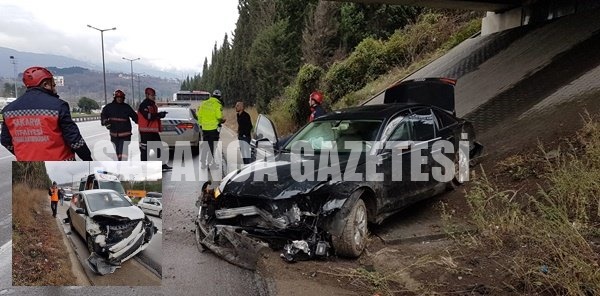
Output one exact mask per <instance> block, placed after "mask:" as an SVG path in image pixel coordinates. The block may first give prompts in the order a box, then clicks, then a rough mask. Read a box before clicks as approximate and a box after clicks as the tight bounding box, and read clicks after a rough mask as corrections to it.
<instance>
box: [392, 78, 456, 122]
mask: <svg viewBox="0 0 600 296" xmlns="http://www.w3.org/2000/svg"><path fill="white" fill-rule="evenodd" d="M455 85H456V80H454V79H449V78H422V79H414V80H408V81H402V82H399V83H397V84H395V85H393V86H391V87H390V88H388V89H387V90H385V94H384V98H383V103H384V104H392V103H418V104H426V105H432V106H436V107H438V108H442V109H444V110H446V111H447V112H449V113H451V114H453V115H456V110H455V107H454V86H455Z"/></svg>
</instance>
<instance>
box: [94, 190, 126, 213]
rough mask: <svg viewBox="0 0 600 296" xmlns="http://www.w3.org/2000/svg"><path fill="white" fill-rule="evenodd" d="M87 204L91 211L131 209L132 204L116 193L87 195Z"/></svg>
mask: <svg viewBox="0 0 600 296" xmlns="http://www.w3.org/2000/svg"><path fill="white" fill-rule="evenodd" d="M86 202H87V205H88V206H89V207H90V211H92V212H96V211H100V210H105V209H114V208H122V207H130V206H131V203H130V202H129V201H127V200H126V199H125V198H123V197H122V196H121V195H119V194H117V193H116V192H97V193H90V194H86Z"/></svg>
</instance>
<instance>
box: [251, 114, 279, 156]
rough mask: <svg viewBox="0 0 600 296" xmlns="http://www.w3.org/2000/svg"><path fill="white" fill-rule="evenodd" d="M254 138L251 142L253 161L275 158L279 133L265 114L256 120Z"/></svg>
mask: <svg viewBox="0 0 600 296" xmlns="http://www.w3.org/2000/svg"><path fill="white" fill-rule="evenodd" d="M254 126H255V127H256V128H255V129H254V130H255V133H254V137H253V139H252V141H251V142H250V149H251V157H252V161H255V160H257V159H259V160H260V159H265V157H266V156H269V157H270V156H273V154H274V153H275V149H276V147H277V142H278V138H277V131H276V130H275V125H273V122H272V121H271V120H270V119H269V118H267V117H266V116H265V115H263V114H259V115H258V118H256V124H255V125H254Z"/></svg>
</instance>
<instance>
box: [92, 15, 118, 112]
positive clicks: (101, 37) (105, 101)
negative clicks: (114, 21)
mask: <svg viewBox="0 0 600 296" xmlns="http://www.w3.org/2000/svg"><path fill="white" fill-rule="evenodd" d="M87 26H88V27H89V28H92V29H94V30H98V31H100V40H101V42H102V77H103V79H104V105H106V104H108V100H107V98H106V67H105V66H104V32H105V31H111V30H116V29H117V28H116V27H114V28H110V29H98V28H96V27H92V26H90V25H87Z"/></svg>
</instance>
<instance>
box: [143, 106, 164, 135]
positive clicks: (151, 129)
mask: <svg viewBox="0 0 600 296" xmlns="http://www.w3.org/2000/svg"><path fill="white" fill-rule="evenodd" d="M137 115H138V128H139V131H140V133H158V132H160V131H162V126H161V123H160V117H159V116H158V107H157V106H156V103H155V102H154V101H152V100H149V99H145V100H144V101H142V103H141V104H140V107H139V109H138V112H137Z"/></svg>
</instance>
